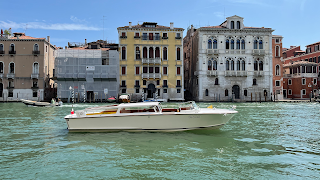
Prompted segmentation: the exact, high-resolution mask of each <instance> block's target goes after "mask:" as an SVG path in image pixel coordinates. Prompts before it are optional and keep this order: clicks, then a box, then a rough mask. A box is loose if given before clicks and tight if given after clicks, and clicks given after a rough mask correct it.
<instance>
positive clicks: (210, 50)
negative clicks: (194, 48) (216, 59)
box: [207, 49, 219, 55]
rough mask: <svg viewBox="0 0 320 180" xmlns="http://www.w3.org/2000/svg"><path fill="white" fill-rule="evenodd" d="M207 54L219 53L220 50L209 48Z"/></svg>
mask: <svg viewBox="0 0 320 180" xmlns="http://www.w3.org/2000/svg"><path fill="white" fill-rule="evenodd" d="M207 54H215V55H218V54H219V50H218V49H207Z"/></svg>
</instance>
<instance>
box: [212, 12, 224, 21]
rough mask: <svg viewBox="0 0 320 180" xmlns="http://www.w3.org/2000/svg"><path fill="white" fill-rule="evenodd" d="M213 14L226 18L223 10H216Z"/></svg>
mask: <svg viewBox="0 0 320 180" xmlns="http://www.w3.org/2000/svg"><path fill="white" fill-rule="evenodd" d="M213 14H214V15H215V16H216V17H218V18H221V19H224V18H225V16H224V13H223V12H214V13H213Z"/></svg>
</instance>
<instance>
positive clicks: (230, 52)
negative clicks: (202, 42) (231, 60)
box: [226, 49, 246, 54]
mask: <svg viewBox="0 0 320 180" xmlns="http://www.w3.org/2000/svg"><path fill="white" fill-rule="evenodd" d="M245 53H246V50H240V49H226V54H245Z"/></svg>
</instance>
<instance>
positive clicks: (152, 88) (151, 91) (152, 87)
mask: <svg viewBox="0 0 320 180" xmlns="http://www.w3.org/2000/svg"><path fill="white" fill-rule="evenodd" d="M147 92H148V94H147V98H153V94H154V93H155V92H156V86H155V85H154V84H149V85H148V89H147Z"/></svg>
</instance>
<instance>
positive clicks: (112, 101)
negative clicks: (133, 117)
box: [107, 96, 116, 103]
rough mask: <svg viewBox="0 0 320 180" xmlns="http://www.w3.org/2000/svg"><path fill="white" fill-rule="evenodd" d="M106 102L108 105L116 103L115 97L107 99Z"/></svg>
mask: <svg viewBox="0 0 320 180" xmlns="http://www.w3.org/2000/svg"><path fill="white" fill-rule="evenodd" d="M107 101H108V102H109V103H114V102H116V97H114V96H111V97H109V98H108V99H107Z"/></svg>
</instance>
